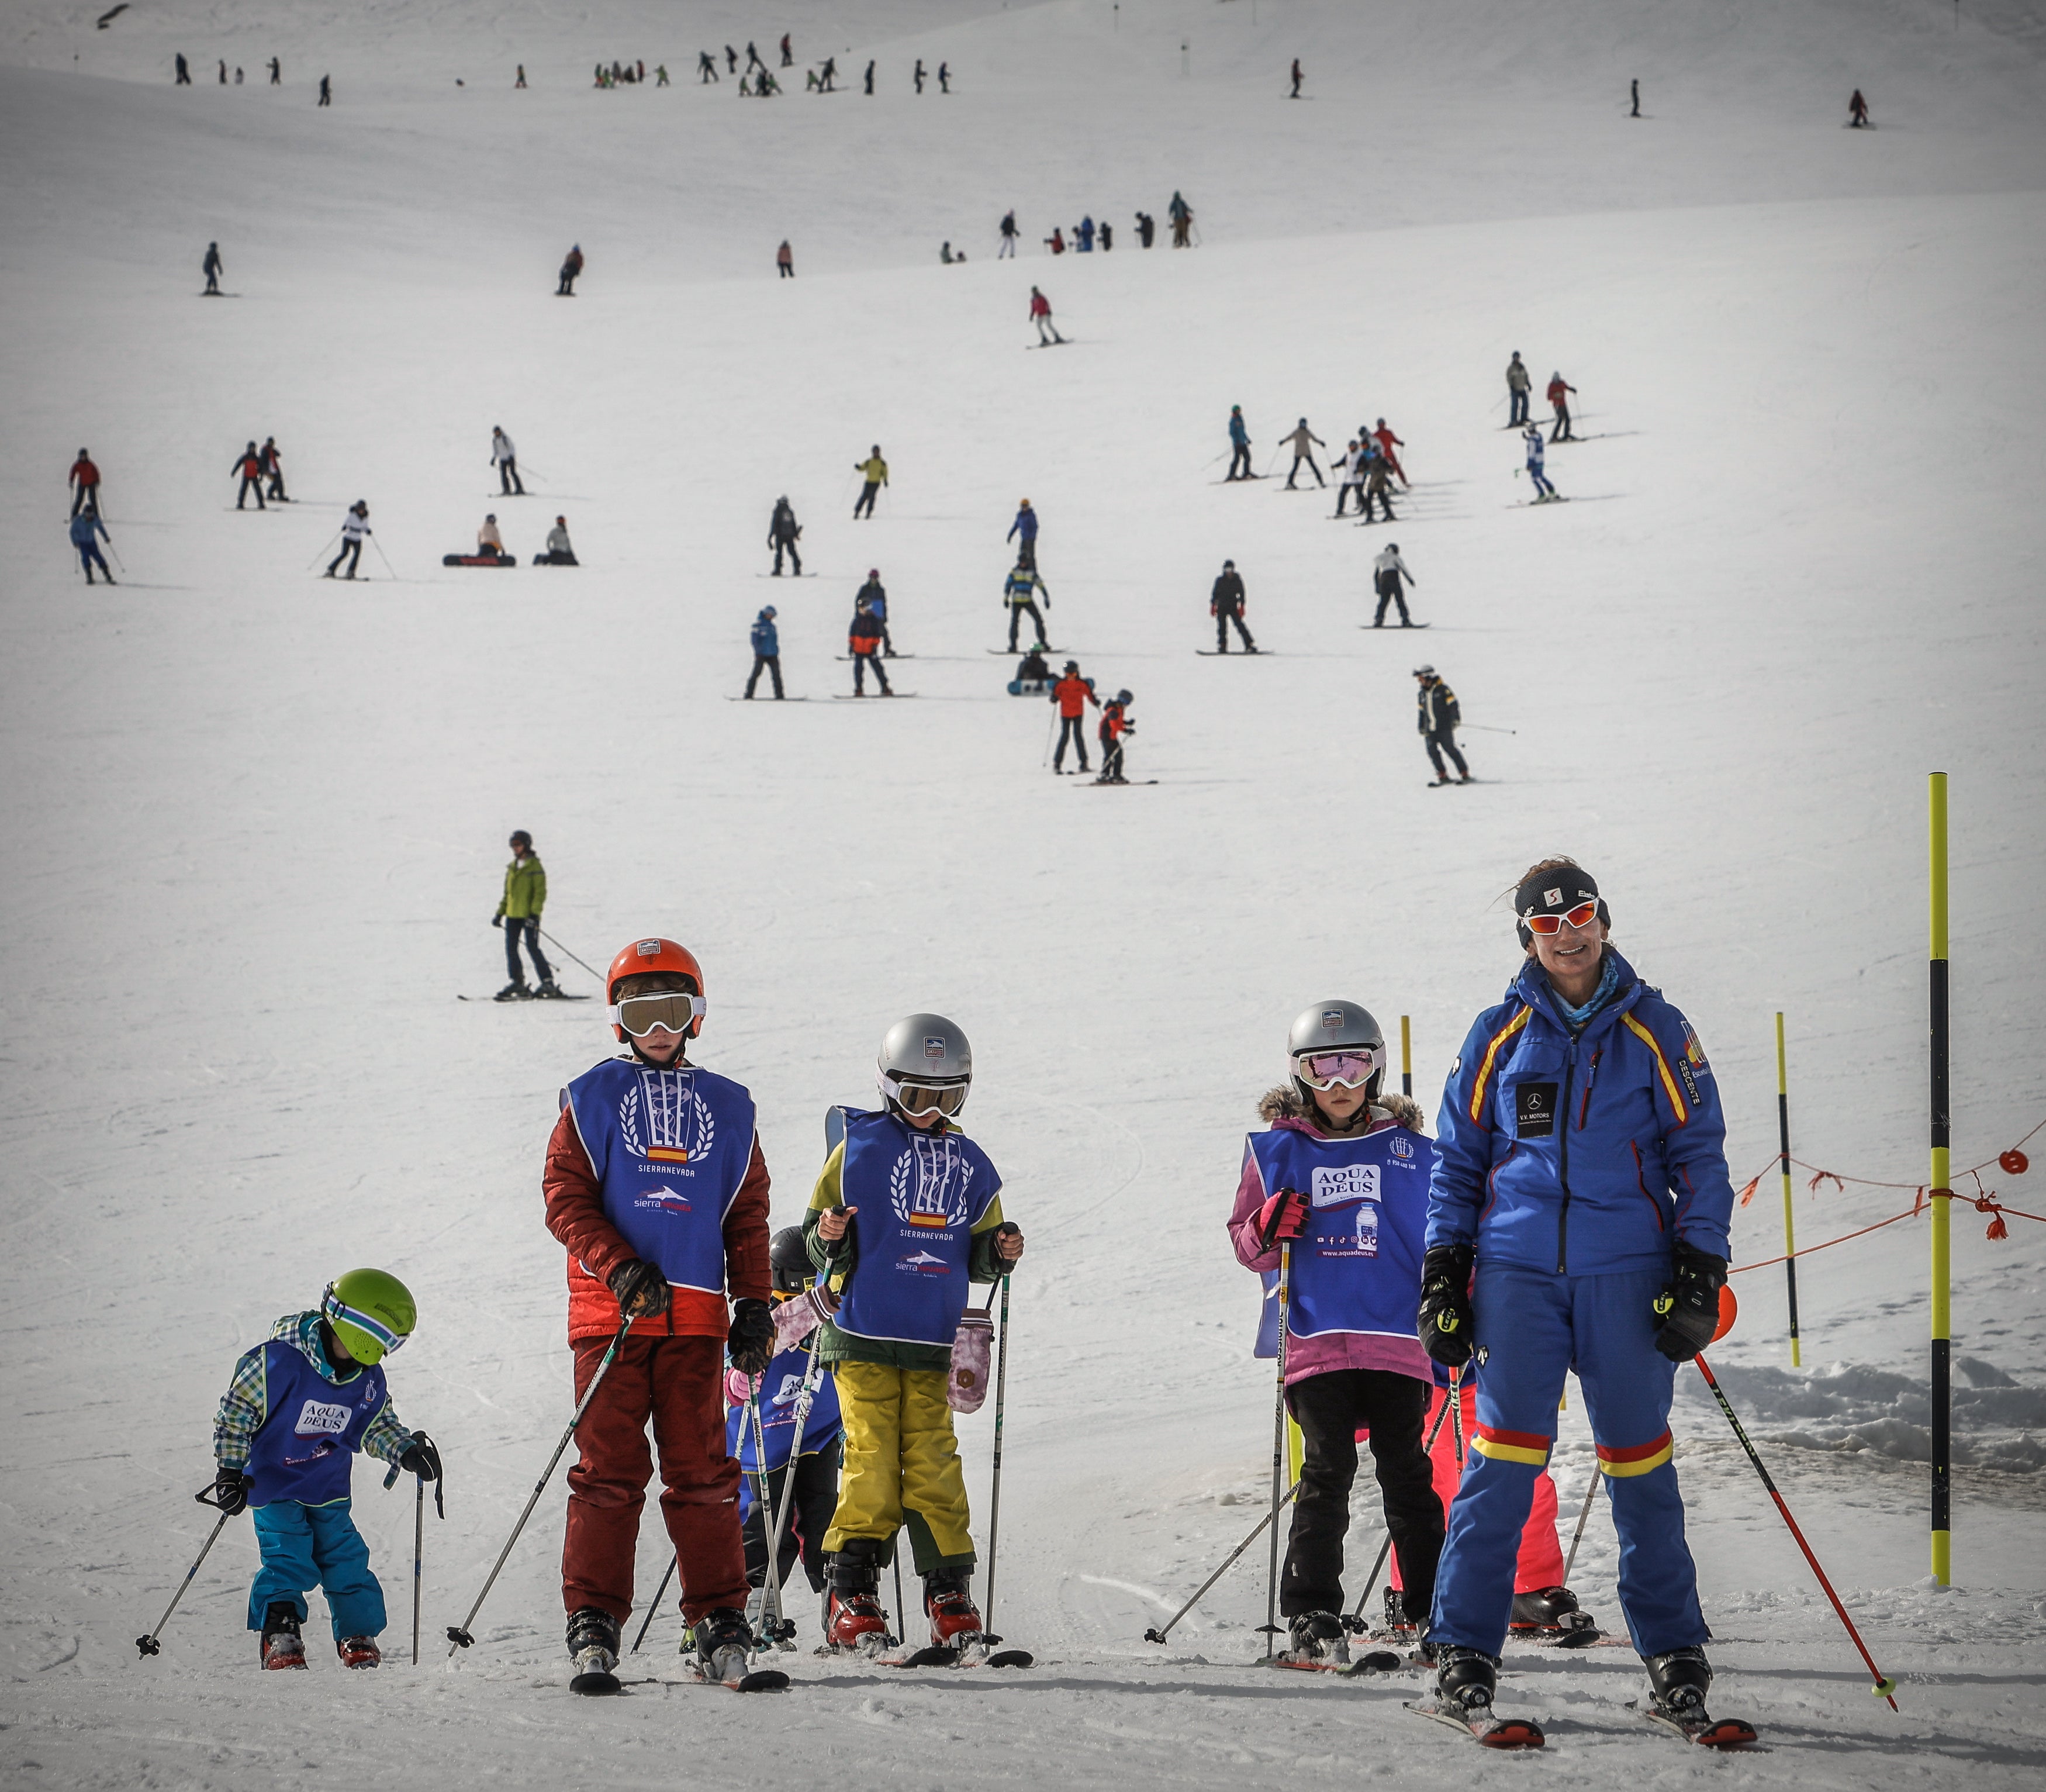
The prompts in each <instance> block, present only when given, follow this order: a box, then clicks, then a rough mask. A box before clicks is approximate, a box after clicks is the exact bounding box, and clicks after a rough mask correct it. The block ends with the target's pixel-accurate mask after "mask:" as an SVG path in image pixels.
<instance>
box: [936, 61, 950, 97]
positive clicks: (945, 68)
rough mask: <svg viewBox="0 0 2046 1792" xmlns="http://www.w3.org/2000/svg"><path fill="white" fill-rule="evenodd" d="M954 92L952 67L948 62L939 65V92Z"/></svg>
mask: <svg viewBox="0 0 2046 1792" xmlns="http://www.w3.org/2000/svg"><path fill="white" fill-rule="evenodd" d="M938 91H939V92H940V93H941V94H948V93H950V92H951V91H952V64H950V63H948V62H941V63H940V64H938Z"/></svg>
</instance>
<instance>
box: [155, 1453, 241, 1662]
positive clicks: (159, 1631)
mask: <svg viewBox="0 0 2046 1792" xmlns="http://www.w3.org/2000/svg"><path fill="white" fill-rule="evenodd" d="M210 1491H211V1489H201V1490H200V1491H199V1492H198V1493H195V1494H194V1495H192V1497H193V1498H194V1499H195V1500H198V1501H199V1504H201V1505H203V1506H218V1504H220V1502H219V1501H218V1500H211V1499H208V1498H207V1493H210ZM233 1516H234V1514H233V1513H231V1512H222V1514H221V1515H220V1520H219V1522H218V1524H215V1525H214V1527H213V1529H212V1530H211V1531H210V1532H208V1533H207V1539H206V1541H205V1543H203V1544H202V1545H201V1546H200V1547H199V1554H197V1555H196V1556H195V1557H194V1558H192V1565H191V1567H189V1568H187V1570H185V1578H183V1580H182V1581H180V1582H178V1590H177V1591H176V1593H172V1595H171V1602H170V1604H169V1605H166V1606H165V1607H164V1615H163V1616H161V1617H160V1618H159V1619H157V1620H156V1628H155V1629H153V1630H152V1631H151V1632H149V1635H148V1636H138V1637H137V1638H136V1639H135V1647H137V1649H139V1650H141V1652H142V1653H143V1654H144V1655H156V1654H159V1653H160V1650H159V1649H158V1647H157V1643H156V1639H157V1638H158V1637H160V1636H162V1635H163V1634H164V1625H165V1624H168V1623H169V1622H170V1621H171V1614H172V1612H175V1611H176V1609H178V1601H180V1599H182V1598H183V1597H184V1596H185V1589H186V1588H187V1587H188V1586H190V1585H191V1584H192V1577H193V1576H194V1575H195V1574H198V1573H199V1563H200V1562H203V1561H205V1560H206V1558H207V1551H210V1549H212V1547H213V1546H214V1544H215V1543H218V1541H219V1540H220V1534H221V1532H222V1531H225V1530H226V1528H227V1521H228V1520H229V1519H230V1518H231V1517H233Z"/></svg>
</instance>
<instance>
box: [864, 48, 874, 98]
mask: <svg viewBox="0 0 2046 1792" xmlns="http://www.w3.org/2000/svg"><path fill="white" fill-rule="evenodd" d="M866 81H867V98H870V99H871V98H873V97H874V62H873V59H872V58H871V57H869V58H868V59H867V75H866Z"/></svg>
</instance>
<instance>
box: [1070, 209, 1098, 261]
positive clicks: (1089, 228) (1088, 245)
mask: <svg viewBox="0 0 2046 1792" xmlns="http://www.w3.org/2000/svg"><path fill="white" fill-rule="evenodd" d="M1073 241H1074V246H1075V248H1076V249H1079V252H1080V253H1081V254H1083V255H1091V254H1093V253H1094V218H1093V216H1092V214H1089V215H1088V216H1087V217H1085V218H1082V219H1081V220H1080V221H1079V223H1078V224H1076V225H1075V226H1073Z"/></svg>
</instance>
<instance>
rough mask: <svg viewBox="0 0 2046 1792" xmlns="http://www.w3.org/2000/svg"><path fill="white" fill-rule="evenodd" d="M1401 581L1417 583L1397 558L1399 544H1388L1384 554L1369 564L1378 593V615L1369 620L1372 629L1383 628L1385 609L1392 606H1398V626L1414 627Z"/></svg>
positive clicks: (1401, 560) (1373, 583)
mask: <svg viewBox="0 0 2046 1792" xmlns="http://www.w3.org/2000/svg"><path fill="white" fill-rule="evenodd" d="M1403 581H1406V582H1407V583H1418V582H1419V581H1416V580H1415V577H1414V575H1413V574H1411V573H1410V572H1409V571H1407V562H1405V561H1404V560H1403V559H1401V558H1399V543H1397V542H1388V543H1386V544H1385V548H1384V552H1382V553H1381V554H1380V555H1379V556H1378V558H1376V559H1375V560H1374V561H1372V563H1371V582H1372V585H1373V586H1374V587H1375V588H1376V590H1377V593H1378V613H1377V614H1376V615H1375V616H1372V619H1371V626H1372V628H1384V626H1385V611H1386V607H1387V606H1388V604H1398V605H1399V626H1400V627H1401V628H1412V627H1413V626H1414V619H1413V618H1412V617H1411V616H1409V615H1407V593H1406V589H1405V585H1404V584H1403Z"/></svg>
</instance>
